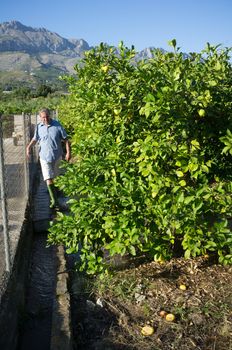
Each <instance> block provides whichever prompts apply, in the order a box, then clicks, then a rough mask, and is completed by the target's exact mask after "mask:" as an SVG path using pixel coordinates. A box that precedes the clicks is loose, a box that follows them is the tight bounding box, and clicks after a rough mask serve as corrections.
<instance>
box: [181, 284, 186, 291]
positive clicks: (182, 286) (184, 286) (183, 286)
mask: <svg viewBox="0 0 232 350" xmlns="http://www.w3.org/2000/svg"><path fill="white" fill-rule="evenodd" d="M179 289H181V290H186V289H187V287H186V285H185V284H181V285H180V286H179Z"/></svg>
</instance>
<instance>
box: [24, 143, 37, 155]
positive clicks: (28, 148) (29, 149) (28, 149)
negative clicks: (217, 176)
mask: <svg viewBox="0 0 232 350" xmlns="http://www.w3.org/2000/svg"><path fill="white" fill-rule="evenodd" d="M36 142H37V141H36V140H35V139H32V140H31V141H30V143H29V144H28V145H27V148H26V152H27V157H28V158H29V157H30V151H31V147H32V146H33V145H35V144H36Z"/></svg>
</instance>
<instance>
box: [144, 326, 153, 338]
mask: <svg viewBox="0 0 232 350" xmlns="http://www.w3.org/2000/svg"><path fill="white" fill-rule="evenodd" d="M153 333H154V328H153V327H152V326H144V327H143V328H142V329H141V334H142V335H145V336H149V335H152V334H153Z"/></svg>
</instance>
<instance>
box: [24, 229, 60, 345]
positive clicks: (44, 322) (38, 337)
mask: <svg viewBox="0 0 232 350" xmlns="http://www.w3.org/2000/svg"><path fill="white" fill-rule="evenodd" d="M46 240H47V232H38V233H35V234H34V241H33V247H32V254H31V262H30V274H29V276H28V286H27V293H26V304H25V310H24V311H23V315H22V319H21V326H20V335H19V343H18V348H17V350H32V349H33V350H41V349H43V350H50V340H51V325H52V308H53V299H54V291H55V274H56V270H55V252H54V247H46Z"/></svg>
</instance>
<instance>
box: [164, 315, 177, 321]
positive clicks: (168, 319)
mask: <svg viewBox="0 0 232 350" xmlns="http://www.w3.org/2000/svg"><path fill="white" fill-rule="evenodd" d="M165 319H166V321H168V322H173V321H175V315H173V314H167V315H166V317H165Z"/></svg>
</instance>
